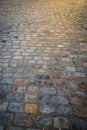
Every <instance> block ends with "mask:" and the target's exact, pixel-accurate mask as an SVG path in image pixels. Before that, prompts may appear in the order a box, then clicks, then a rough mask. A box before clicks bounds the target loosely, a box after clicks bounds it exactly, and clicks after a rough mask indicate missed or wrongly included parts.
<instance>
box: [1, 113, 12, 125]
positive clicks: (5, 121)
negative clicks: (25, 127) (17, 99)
mask: <svg viewBox="0 0 87 130" xmlns="http://www.w3.org/2000/svg"><path fill="white" fill-rule="evenodd" d="M12 120H13V114H10V113H1V114H0V125H9V124H10V123H11V121H12Z"/></svg>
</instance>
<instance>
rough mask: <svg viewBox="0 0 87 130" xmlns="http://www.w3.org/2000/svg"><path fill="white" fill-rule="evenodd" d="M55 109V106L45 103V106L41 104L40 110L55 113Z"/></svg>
mask: <svg viewBox="0 0 87 130" xmlns="http://www.w3.org/2000/svg"><path fill="white" fill-rule="evenodd" d="M54 111H55V110H54V107H53V106H48V105H43V106H40V112H41V113H45V114H47V113H53V112H54Z"/></svg>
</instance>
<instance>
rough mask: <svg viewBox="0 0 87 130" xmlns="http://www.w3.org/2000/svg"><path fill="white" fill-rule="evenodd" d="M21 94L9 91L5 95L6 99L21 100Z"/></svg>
mask: <svg viewBox="0 0 87 130" xmlns="http://www.w3.org/2000/svg"><path fill="white" fill-rule="evenodd" d="M21 98H22V95H21V94H19V93H10V94H8V95H7V100H12V101H13V100H14V101H21Z"/></svg>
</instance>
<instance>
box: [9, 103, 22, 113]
mask: <svg viewBox="0 0 87 130" xmlns="http://www.w3.org/2000/svg"><path fill="white" fill-rule="evenodd" d="M8 110H9V111H10V112H23V105H22V104H21V103H15V102H12V103H10V104H9V107H8Z"/></svg>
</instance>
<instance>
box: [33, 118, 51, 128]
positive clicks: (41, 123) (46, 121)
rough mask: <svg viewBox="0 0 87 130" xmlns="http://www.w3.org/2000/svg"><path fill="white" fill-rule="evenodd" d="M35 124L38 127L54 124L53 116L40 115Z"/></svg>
mask: <svg viewBox="0 0 87 130" xmlns="http://www.w3.org/2000/svg"><path fill="white" fill-rule="evenodd" d="M35 124H36V126H37V127H41V126H42V127H46V126H52V119H51V117H44V116H38V117H37V118H36V122H35Z"/></svg>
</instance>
